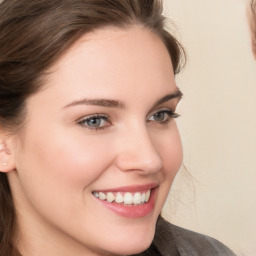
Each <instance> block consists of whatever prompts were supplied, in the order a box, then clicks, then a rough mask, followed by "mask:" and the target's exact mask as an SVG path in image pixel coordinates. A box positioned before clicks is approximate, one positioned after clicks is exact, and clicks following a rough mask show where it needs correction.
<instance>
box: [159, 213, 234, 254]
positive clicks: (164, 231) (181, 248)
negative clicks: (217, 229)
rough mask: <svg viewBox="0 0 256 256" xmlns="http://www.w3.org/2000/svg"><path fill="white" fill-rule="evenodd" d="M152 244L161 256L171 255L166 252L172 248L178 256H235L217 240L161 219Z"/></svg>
mask: <svg viewBox="0 0 256 256" xmlns="http://www.w3.org/2000/svg"><path fill="white" fill-rule="evenodd" d="M154 243H155V246H156V247H158V250H159V251H161V254H162V255H163V256H165V255H166V256H167V255H171V254H168V251H171V250H174V249H173V247H176V249H177V251H178V253H179V255H180V256H188V255H189V256H235V254H234V253H233V252H232V251H231V250H230V249H229V248H228V247H226V246H225V245H224V244H222V243H221V242H219V241H218V240H216V239H214V238H211V237H209V236H206V235H202V234H199V233H196V232H194V231H190V230H187V229H184V228H181V227H178V226H175V225H173V224H171V223H169V222H167V221H165V220H164V219H163V218H161V217H160V218H159V219H158V223H157V227H156V236H155V239H154ZM166 245H168V246H169V247H170V248H168V246H166Z"/></svg>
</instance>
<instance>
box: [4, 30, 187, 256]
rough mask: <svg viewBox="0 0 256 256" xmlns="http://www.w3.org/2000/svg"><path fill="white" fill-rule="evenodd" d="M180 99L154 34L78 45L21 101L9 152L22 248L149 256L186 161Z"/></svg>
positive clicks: (95, 37) (117, 34) (100, 36)
mask: <svg viewBox="0 0 256 256" xmlns="http://www.w3.org/2000/svg"><path fill="white" fill-rule="evenodd" d="M180 97H181V93H180V92H179V90H178V88H177V87H176V84H175V80H174V74H173V68H172V63H171V59H170V57H169V55H168V52H167V50H166V48H165V46H164V44H163V43H162V41H161V40H160V39H159V37H158V36H157V35H155V34H153V33H152V32H150V31H148V30H146V29H143V28H140V27H132V28H129V29H125V30H124V29H122V30H121V29H117V28H105V29H101V30H98V31H96V32H93V33H91V34H89V35H86V36H84V37H83V38H81V39H80V40H79V41H77V42H76V43H75V44H74V45H73V46H72V48H70V49H69V50H68V52H67V53H66V54H65V55H64V56H62V58H61V59H60V60H59V61H58V62H57V63H56V64H55V65H54V66H53V67H52V68H51V70H50V73H49V75H48V77H47V79H46V80H45V86H44V89H43V90H41V91H40V92H38V93H36V94H35V95H33V96H32V97H30V98H29V99H28V100H27V123H26V126H25V127H24V130H23V131H22V134H20V137H22V140H21V142H19V143H18V142H16V144H17V145H15V147H14V146H13V149H12V151H13V155H14V161H15V170H13V171H11V172H10V173H9V174H8V175H9V179H10V183H11V188H12V190H13V193H14V198H15V204H16V207H17V211H18V220H19V227H20V245H19V246H20V248H21V250H23V251H24V252H25V251H27V252H29V251H30V252H32V251H33V250H34V251H37V252H39V253H38V254H37V255H41V254H42V255H124V254H126V255H128V254H134V253H138V252H141V251H143V250H145V249H146V248H147V247H148V246H149V245H150V243H151V241H152V239H153V236H154V232H155V224H156V221H157V218H158V216H159V214H160V212H161V209H162V207H163V204H164V201H165V199H166V197H167V194H168V192H169V189H170V186H171V184H172V182H173V179H174V177H175V175H176V173H177V171H178V169H179V167H180V165H181V162H182V147H181V142H180V137H179V133H178V130H177V127H176V123H175V117H177V115H176V114H175V109H176V106H177V104H178V101H179V99H180ZM149 194H150V195H149ZM31 234H32V235H33V236H31ZM30 236H31V239H30ZM49 238H50V239H49ZM40 253H41V254H40ZM31 254H32V253H31ZM26 255H29V253H28V254H26Z"/></svg>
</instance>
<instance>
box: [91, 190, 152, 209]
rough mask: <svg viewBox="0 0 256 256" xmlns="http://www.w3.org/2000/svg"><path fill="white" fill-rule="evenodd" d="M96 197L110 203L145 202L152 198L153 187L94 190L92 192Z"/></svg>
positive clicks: (132, 203) (133, 203)
mask: <svg viewBox="0 0 256 256" xmlns="http://www.w3.org/2000/svg"><path fill="white" fill-rule="evenodd" d="M92 194H93V195H94V196H95V197H96V198H98V199H100V200H102V201H107V202H108V203H117V204H123V205H126V206H129V205H141V204H145V203H147V202H148V201H149V199H150V194H151V189H148V190H146V191H139V192H121V191H120V192H101V191H93V193H92Z"/></svg>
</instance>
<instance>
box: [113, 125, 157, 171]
mask: <svg viewBox="0 0 256 256" xmlns="http://www.w3.org/2000/svg"><path fill="white" fill-rule="evenodd" d="M117 163H118V165H119V168H120V169H121V170H123V171H129V170H138V171H144V172H156V171H158V170H159V169H161V167H162V158H161V155H160V154H159V152H158V150H157V148H156V145H155V144H154V141H153V140H152V138H151V136H150V134H149V132H148V129H147V127H146V125H145V124H144V125H142V124H138V123H135V124H134V125H131V126H129V127H127V128H126V129H125V131H124V132H123V133H122V138H121V145H120V151H119V154H118V160H117Z"/></svg>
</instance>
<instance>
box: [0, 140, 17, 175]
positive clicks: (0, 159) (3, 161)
mask: <svg viewBox="0 0 256 256" xmlns="http://www.w3.org/2000/svg"><path fill="white" fill-rule="evenodd" d="M14 169H15V166H14V160H13V155H12V153H11V151H10V149H9V148H8V146H7V143H6V142H5V141H1V143H0V172H5V173H6V172H10V171H12V170H14Z"/></svg>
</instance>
